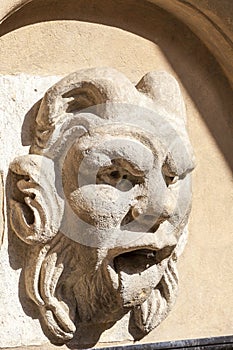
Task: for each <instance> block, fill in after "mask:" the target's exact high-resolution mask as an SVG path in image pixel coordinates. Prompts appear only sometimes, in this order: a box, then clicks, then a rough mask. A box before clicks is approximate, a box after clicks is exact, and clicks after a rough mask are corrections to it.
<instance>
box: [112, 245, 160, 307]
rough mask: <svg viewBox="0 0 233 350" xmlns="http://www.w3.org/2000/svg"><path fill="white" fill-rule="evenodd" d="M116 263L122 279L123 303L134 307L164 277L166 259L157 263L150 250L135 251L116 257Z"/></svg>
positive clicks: (141, 301)
mask: <svg viewBox="0 0 233 350" xmlns="http://www.w3.org/2000/svg"><path fill="white" fill-rule="evenodd" d="M150 253H153V252H151V251H150ZM114 265H115V269H116V272H117V273H118V275H119V279H120V289H121V295H122V299H123V304H124V306H125V307H132V306H136V305H141V304H142V303H143V302H144V301H145V300H146V299H147V298H148V297H149V295H150V294H151V291H152V289H154V288H155V287H156V286H157V284H158V283H159V281H160V279H161V277H162V274H163V272H164V270H165V267H166V261H164V262H163V263H162V264H158V265H156V261H155V257H152V256H148V252H146V251H140V252H139V251H138V252H137V251H135V252H133V253H125V254H122V255H120V256H118V257H116V258H115V260H114Z"/></svg>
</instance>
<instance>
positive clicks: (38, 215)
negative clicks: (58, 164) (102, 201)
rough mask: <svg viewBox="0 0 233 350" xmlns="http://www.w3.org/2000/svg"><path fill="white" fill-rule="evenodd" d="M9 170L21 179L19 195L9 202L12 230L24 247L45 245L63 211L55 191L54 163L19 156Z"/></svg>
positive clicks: (46, 159) (53, 234) (31, 156)
mask: <svg viewBox="0 0 233 350" xmlns="http://www.w3.org/2000/svg"><path fill="white" fill-rule="evenodd" d="M10 169H11V171H12V172H13V173H14V174H16V175H18V176H20V178H21V179H20V180H18V182H17V187H18V189H19V191H20V192H19V193H18V194H15V196H14V197H16V198H14V199H11V200H10V221H11V225H12V228H13V230H14V231H15V233H16V234H17V235H18V237H19V238H21V239H22V240H23V241H24V242H25V243H27V244H37V243H46V242H48V241H49V240H51V239H52V238H53V237H54V236H55V235H56V234H57V232H58V230H59V227H60V223H61V220H62V216H63V210H64V208H63V206H64V204H63V200H62V199H61V198H60V197H59V195H58V193H57V190H56V188H55V172H54V164H53V161H52V160H50V159H48V158H46V157H42V156H39V155H27V156H21V157H18V158H16V159H15V160H14V162H13V163H11V165H10Z"/></svg>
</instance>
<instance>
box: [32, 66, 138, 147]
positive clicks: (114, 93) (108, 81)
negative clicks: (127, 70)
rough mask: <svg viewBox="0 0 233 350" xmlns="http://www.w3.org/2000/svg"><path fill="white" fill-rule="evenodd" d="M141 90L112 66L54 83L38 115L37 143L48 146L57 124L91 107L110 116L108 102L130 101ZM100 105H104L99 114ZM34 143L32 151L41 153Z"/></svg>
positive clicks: (79, 72) (44, 98)
mask: <svg viewBox="0 0 233 350" xmlns="http://www.w3.org/2000/svg"><path fill="white" fill-rule="evenodd" d="M138 97H139V96H138V91H137V90H136V89H135V86H134V85H133V84H132V83H131V82H130V80H128V78H126V77H125V76H124V75H123V74H122V73H120V72H118V71H116V70H115V69H112V68H93V69H84V70H80V71H77V72H75V73H72V74H70V75H68V76H67V77H65V78H63V79H62V80H61V81H59V82H58V83H57V84H55V85H53V86H52V87H51V88H50V89H49V90H48V91H47V92H46V94H45V96H44V97H43V99H42V102H41V104H40V108H39V111H38V114H37V117H36V137H35V144H34V145H38V147H39V148H40V149H44V148H46V145H47V142H48V140H49V138H50V137H51V134H52V133H53V131H54V129H55V128H56V125H61V124H62V123H63V122H64V120H67V119H68V118H72V116H73V115H74V114H76V113H77V112H80V111H81V110H83V109H86V108H88V107H92V106H97V110H95V112H96V114H97V115H99V117H100V118H108V113H106V111H105V108H104V106H103V105H104V104H105V103H106V104H107V103H108V102H121V103H130V102H132V101H137V100H138ZM98 105H102V107H101V112H100V113H98V112H99V111H98ZM34 145H32V152H35V153H37V151H36V149H37V148H36V146H35V148H34Z"/></svg>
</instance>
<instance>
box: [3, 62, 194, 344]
mask: <svg viewBox="0 0 233 350" xmlns="http://www.w3.org/2000/svg"><path fill="white" fill-rule="evenodd" d="M168 101H169V103H168ZM29 117H30V118H29ZM28 118H29V120H30V123H29V124H30V125H31V132H29V134H30V135H31V136H30V137H29V139H28V144H30V145H31V147H30V151H29V153H30V154H29V155H25V156H21V157H17V158H16V159H15V160H14V161H13V162H12V163H11V165H10V170H11V173H10V175H9V181H10V188H11V191H10V198H11V199H10V202H9V208H10V222H11V226H12V228H13V230H14V232H15V233H16V234H17V235H18V237H19V238H20V239H21V240H22V241H23V242H24V243H26V244H27V245H28V248H25V249H27V251H28V252H27V255H26V261H25V268H24V269H23V272H24V280H25V287H26V293H27V295H28V296H29V298H30V299H32V300H33V301H34V303H35V304H36V305H37V307H38V309H39V311H40V314H41V317H42V319H41V323H42V325H44V327H45V333H46V335H47V336H48V337H49V339H51V340H52V341H54V342H57V343H64V342H67V341H69V340H70V339H72V338H73V339H72V341H71V342H73V344H75V345H76V346H80V345H82V344H83V343H85V344H94V343H96V342H97V341H98V339H99V337H100V336H101V334H102V333H103V332H104V331H106V330H107V329H111V328H112V327H113V328H114V327H116V329H117V328H118V327H117V326H119V329H121V328H122V325H123V329H124V331H125V336H126V335H127V333H128V337H129V338H130V337H131V338H132V339H139V338H142V337H143V336H144V335H145V334H147V333H148V332H150V331H151V330H152V329H153V328H155V327H156V326H158V325H159V324H160V323H161V322H162V321H163V319H164V318H165V317H166V316H167V314H168V312H169V311H170V310H171V308H172V306H173V304H174V302H175V299H176V295H177V284H178V277H177V271H176V262H177V257H178V256H179V255H180V253H181V252H182V250H183V247H184V245H185V241H186V237H187V227H186V226H187V220H188V216H189V212H190V205H191V187H190V172H191V171H192V169H193V167H194V163H193V154H192V149H191V145H190V143H189V139H188V136H187V132H186V121H185V109H184V104H183V100H182V96H181V93H180V89H179V86H178V84H177V82H176V81H175V79H174V78H173V77H172V76H170V75H168V74H167V73H165V72H153V73H148V74H147V75H145V76H144V77H143V78H142V79H141V81H140V82H139V83H138V84H137V86H136V88H135V87H134V85H133V84H132V83H131V82H130V81H129V80H128V79H127V78H126V77H125V76H124V75H122V74H121V73H119V72H117V71H115V70H113V69H110V68H99V69H89V70H82V71H78V72H76V73H73V74H71V75H69V76H67V77H66V78H64V79H63V80H61V81H60V82H58V83H57V84H55V85H54V86H53V87H52V88H51V89H49V90H48V91H47V93H46V94H45V96H44V98H43V99H42V101H40V102H39V103H37V104H36V105H35V106H34V108H33V109H32V110H31V113H30V114H29V116H28ZM25 247H26V246H25ZM117 324H118V325H117ZM127 324H128V325H127ZM114 325H116V326H114ZM123 333H124V332H123ZM107 334H108V332H106V335H105V336H103V337H105V339H106V340H110V339H108V336H107ZM118 334H120V333H118ZM111 340H112V339H111ZM116 340H121V339H116Z"/></svg>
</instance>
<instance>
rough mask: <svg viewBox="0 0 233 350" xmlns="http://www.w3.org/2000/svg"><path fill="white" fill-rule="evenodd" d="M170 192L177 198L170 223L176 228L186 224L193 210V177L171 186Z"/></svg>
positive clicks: (188, 176)
mask: <svg viewBox="0 0 233 350" xmlns="http://www.w3.org/2000/svg"><path fill="white" fill-rule="evenodd" d="M170 190H171V195H173V196H174V198H175V202H174V203H175V205H174V210H173V214H172V215H171V218H170V220H169V221H170V222H171V223H172V224H174V225H175V226H179V225H181V224H184V223H185V224H186V223H187V221H188V217H189V213H190V209H191V199H192V188H191V176H190V175H187V176H186V177H185V178H184V179H182V180H179V181H178V183H177V184H175V185H174V186H173V187H172V186H171V189H170Z"/></svg>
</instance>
